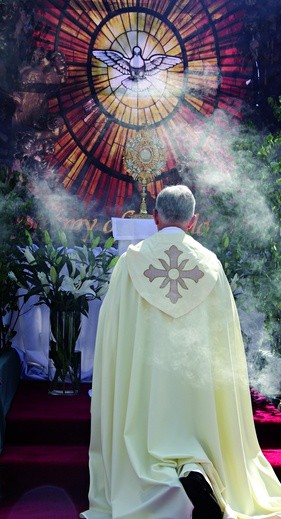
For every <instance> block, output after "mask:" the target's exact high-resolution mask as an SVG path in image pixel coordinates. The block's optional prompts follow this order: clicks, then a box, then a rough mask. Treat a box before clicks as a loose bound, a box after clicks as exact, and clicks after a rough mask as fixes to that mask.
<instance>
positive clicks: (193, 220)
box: [186, 214, 197, 231]
mask: <svg viewBox="0 0 281 519" xmlns="http://www.w3.org/2000/svg"><path fill="white" fill-rule="evenodd" d="M196 216H197V215H196V214H194V215H193V216H192V218H191V219H190V220H189V222H188V224H187V226H186V230H187V231H189V230H190V229H191V228H192V227H193V225H194V224H195V222H196Z"/></svg>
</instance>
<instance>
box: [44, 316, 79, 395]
mask: <svg viewBox="0 0 281 519" xmlns="http://www.w3.org/2000/svg"><path fill="white" fill-rule="evenodd" d="M50 325H51V337H50V350H49V366H48V367H49V393H50V394H52V395H76V394H78V393H79V392H80V384H81V352H80V351H76V350H75V347H76V341H77V339H78V336H79V333H80V328H81V314H80V312H78V311H68V312H67V311H60V310H57V309H55V310H53V309H52V308H51V311H50Z"/></svg>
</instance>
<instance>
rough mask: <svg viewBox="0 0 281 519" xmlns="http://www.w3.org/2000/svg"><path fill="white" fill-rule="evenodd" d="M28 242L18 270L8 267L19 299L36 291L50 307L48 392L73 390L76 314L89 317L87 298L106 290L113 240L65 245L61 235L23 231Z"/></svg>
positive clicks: (77, 357)
mask: <svg viewBox="0 0 281 519" xmlns="http://www.w3.org/2000/svg"><path fill="white" fill-rule="evenodd" d="M26 236H27V239H28V245H26V247H25V248H22V249H20V251H19V252H20V257H21V261H20V264H21V271H20V273H19V272H17V276H15V274H14V273H13V272H10V274H9V276H10V277H11V278H13V279H14V280H15V281H16V282H17V284H18V286H19V287H21V288H22V289H23V290H24V295H23V298H24V302H26V301H27V300H28V299H30V297H32V296H37V299H36V303H35V304H36V305H40V304H45V305H47V306H48V307H49V309H50V349H49V392H50V393H51V394H63V395H65V394H77V393H79V389H80V379H81V352H80V351H76V343H77V339H78V337H79V333H80V329H81V316H82V315H85V316H86V317H87V316H88V312H89V301H91V300H93V299H101V297H102V296H103V295H104V294H105V292H106V290H107V287H108V284H109V279H110V275H111V272H112V269H113V267H114V265H115V263H116V262H117V260H118V256H117V255H116V250H115V249H114V248H113V243H114V239H113V238H109V239H108V240H107V241H106V242H105V243H104V244H103V245H101V244H100V238H96V239H94V238H93V237H92V240H91V241H90V243H89V244H87V245H86V244H83V245H81V246H78V245H74V246H73V247H70V246H69V244H68V240H67V237H66V234H65V233H64V232H59V233H58V234H57V236H56V237H55V238H54V239H51V236H50V234H49V233H48V231H45V232H44V239H43V240H42V242H40V243H39V244H36V243H34V242H33V240H32V237H31V235H30V233H29V232H27V233H26Z"/></svg>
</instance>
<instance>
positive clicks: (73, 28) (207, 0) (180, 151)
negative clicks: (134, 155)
mask: <svg viewBox="0 0 281 519" xmlns="http://www.w3.org/2000/svg"><path fill="white" fill-rule="evenodd" d="M38 18H39V22H40V23H39V24H38V27H40V28H38V29H36V34H35V37H36V38H37V44H38V46H40V45H41V46H44V47H46V48H47V49H49V50H57V51H60V52H62V53H63V54H64V56H65V59H66V62H67V66H68V79H67V82H66V84H65V85H64V86H63V88H62V89H61V91H60V93H59V94H58V95H57V97H56V98H55V99H52V101H50V106H51V110H52V111H53V112H55V113H60V115H61V116H62V117H63V119H64V122H65V130H64V132H63V133H62V135H61V136H60V138H59V139H58V141H57V143H56V149H55V154H54V157H53V164H54V165H55V166H57V167H58V170H59V171H58V175H59V178H60V181H61V182H62V183H63V185H64V186H65V189H66V190H68V191H70V192H75V193H76V194H77V195H78V196H79V197H80V198H82V199H83V200H85V202H86V203H87V204H90V203H91V202H92V201H93V200H94V199H95V206H96V205H99V207H100V208H101V210H103V209H104V210H105V211H111V215H112V216H120V215H121V214H122V212H123V209H124V204H125V198H126V196H127V195H128V193H129V192H130V193H132V179H131V178H130V176H129V175H128V174H127V172H126V170H125V168H124V164H123V161H122V157H123V155H124V149H125V147H126V143H127V142H128V140H129V139H131V138H134V137H135V136H136V133H137V132H138V131H140V130H141V129H142V128H149V127H151V128H153V129H154V130H155V131H156V133H157V136H158V138H159V139H161V140H163V142H164V144H165V151H166V156H167V169H166V170H164V171H162V173H161V175H160V176H159V178H156V179H155V180H154V183H153V185H151V186H150V187H149V190H150V192H151V194H152V196H155V194H157V192H158V191H159V189H160V188H161V187H162V185H163V179H164V178H172V175H173V174H174V173H173V171H174V168H176V165H177V162H178V160H179V159H180V158H181V156H182V155H184V154H186V148H187V147H188V146H196V145H197V144H198V136H197V135H196V132H195V130H194V128H195V127H196V126H197V125H199V124H200V123H201V124H203V123H204V120H205V119H206V118H210V117H211V116H212V114H213V113H214V111H215V110H216V109H217V108H220V109H222V110H225V111H227V112H228V113H230V114H232V115H234V116H236V117H240V108H241V104H242V100H243V97H244V94H245V88H246V87H245V85H244V82H243V81H244V80H243V76H242V74H241V57H240V55H239V52H238V50H237V47H236V41H237V38H238V35H239V33H240V31H241V28H242V24H243V13H242V12H241V10H240V9H239V7H238V3H234V2H233V1H231V0H215V1H214V0H204V2H203V0H184V1H182V0H181V1H179V0H178V1H176V2H170V1H166V0H157V1H156V0H153V1H152V0H149V1H148V0H138V1H137V0H127V1H126V2H124V1H116V0H115V1H111V0H108V1H106V2H104V1H101V0H100V1H98V2H96V1H93V0H69V1H67V0H66V1H64V2H61V1H60V0H41V2H40V9H39V8H38ZM136 49H140V51H138V52H139V54H138V61H137V60H136V59H135V58H136ZM118 55H119V57H120V56H121V55H122V59H123V60H124V62H127V63H128V67H129V73H128V71H127V70H124V68H122V67H121V68H120V67H119V68H118V67H117V68H116V62H115V66H113V65H112V63H111V64H110V63H109V62H106V61H105V56H107V58H108V57H109V58H110V59H111V60H113V62H114V59H113V58H114V56H115V57H116V56H118ZM155 56H156V58H155ZM157 56H158V57H157ZM159 56H162V57H159ZM140 57H141V59H142V60H143V62H142V61H141V59H140ZM100 58H102V59H100ZM109 58H108V59H109ZM165 59H166V60H167V61H166V63H167V65H169V66H167V67H163V64H165ZM157 60H158V61H157ZM161 60H162V62H161ZM169 60H170V61H169ZM156 61H157V64H156ZM172 63H173V66H170V65H171V64H172ZM130 67H131V68H130ZM142 67H143V68H142ZM152 72H155V73H154V74H152ZM141 75H143V77H142V78H141V79H140V76H141ZM103 176H105V179H106V182H105V184H103V187H105V185H106V188H107V189H110V190H111V191H110V192H109V193H108V197H107V199H106V197H102V201H101V202H100V203H98V201H97V200H96V198H97V197H98V196H100V195H99V193H100V186H101V183H102V182H103V181H102V178H103ZM117 197H118V203H115V202H114V200H115V199H116V198H117ZM122 197H124V198H122ZM110 201H112V207H109V205H108V204H109V203H110Z"/></svg>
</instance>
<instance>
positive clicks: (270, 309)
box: [201, 127, 281, 356]
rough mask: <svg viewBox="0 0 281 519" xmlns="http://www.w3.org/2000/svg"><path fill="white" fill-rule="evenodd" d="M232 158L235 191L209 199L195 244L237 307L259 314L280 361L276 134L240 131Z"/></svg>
mask: <svg viewBox="0 0 281 519" xmlns="http://www.w3.org/2000/svg"><path fill="white" fill-rule="evenodd" d="M233 153H234V156H235V159H236V165H237V171H236V172H233V174H234V175H236V185H235V189H233V190H231V189H229V190H225V191H220V192H216V193H211V194H210V195H209V199H208V201H207V204H206V207H205V213H206V215H207V218H208V219H209V221H210V222H211V226H210V231H209V232H206V233H205V234H204V236H202V237H201V241H202V242H203V244H204V245H206V246H207V247H209V248H210V249H211V250H213V251H214V252H215V253H216V254H217V256H218V257H219V259H220V260H221V262H222V264H223V267H224V270H225V273H226V275H227V277H228V279H229V282H230V284H231V286H232V290H233V293H234V296H235V297H236V301H237V304H238V306H240V307H241V308H243V310H245V311H246V312H251V311H252V310H257V311H259V312H261V313H262V314H263V316H264V319H265V327H266V330H267V331H268V332H269V334H270V337H271V348H272V352H273V353H274V354H277V355H279V356H281V291H280V287H281V240H280V229H281V189H280V185H281V178H280V173H281V133H280V132H276V133H274V134H273V133H271V132H269V131H264V132H256V131H255V129H254V128H251V127H244V128H242V129H241V131H240V134H239V136H237V138H236V139H235V141H234V142H233ZM251 305H252V306H251Z"/></svg>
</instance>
